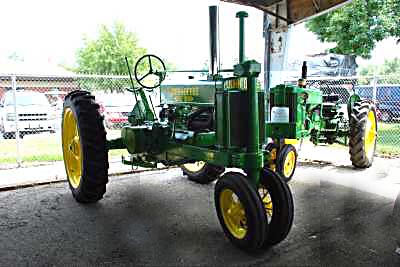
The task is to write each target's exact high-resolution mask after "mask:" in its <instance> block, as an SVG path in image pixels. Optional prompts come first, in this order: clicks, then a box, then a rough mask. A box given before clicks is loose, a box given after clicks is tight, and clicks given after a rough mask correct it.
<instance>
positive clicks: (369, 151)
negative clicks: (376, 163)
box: [364, 110, 376, 160]
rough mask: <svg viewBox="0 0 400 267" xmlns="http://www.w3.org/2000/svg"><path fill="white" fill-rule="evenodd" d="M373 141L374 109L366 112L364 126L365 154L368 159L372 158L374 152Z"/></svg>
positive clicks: (374, 133)
mask: <svg viewBox="0 0 400 267" xmlns="http://www.w3.org/2000/svg"><path fill="white" fill-rule="evenodd" d="M375 141H376V118H375V113H374V111H372V110H370V111H369V112H368V118H367V124H366V126H365V136H364V147H365V154H366V155H367V158H368V159H370V160H371V159H372V157H373V156H374V152H375V149H374V147H375Z"/></svg>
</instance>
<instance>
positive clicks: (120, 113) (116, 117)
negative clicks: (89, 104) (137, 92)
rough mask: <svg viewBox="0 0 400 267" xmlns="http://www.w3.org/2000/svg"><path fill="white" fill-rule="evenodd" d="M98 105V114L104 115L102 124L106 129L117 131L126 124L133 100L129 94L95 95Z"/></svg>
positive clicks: (133, 103)
mask: <svg viewBox="0 0 400 267" xmlns="http://www.w3.org/2000/svg"><path fill="white" fill-rule="evenodd" d="M96 101H98V103H99V104H100V112H101V113H102V114H103V115H104V123H105V126H106V127H107V128H108V129H119V128H122V127H123V126H124V125H126V124H127V123H128V115H129V113H130V112H131V111H132V109H133V106H134V105H135V98H134V96H133V95H131V94H129V95H127V94H121V93H114V94H104V95H96Z"/></svg>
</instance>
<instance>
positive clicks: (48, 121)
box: [0, 90, 56, 139]
mask: <svg viewBox="0 0 400 267" xmlns="http://www.w3.org/2000/svg"><path fill="white" fill-rule="evenodd" d="M16 99H17V101H16V102H17V105H16V107H17V114H18V130H19V133H20V134H19V135H20V137H21V138H22V137H23V136H24V135H26V134H34V133H40V132H51V133H53V132H54V131H55V128H54V125H55V122H56V121H55V118H56V116H55V115H56V114H55V112H54V108H53V107H52V106H51V105H50V103H49V101H48V99H47V98H46V96H45V95H44V94H43V93H38V92H32V91H25V90H17V91H16ZM15 117H16V116H15V112H14V98H13V92H12V91H7V92H6V93H5V94H4V96H3V98H2V99H1V100H0V133H1V134H3V137H4V138H5V139H9V138H15V136H16V134H15V133H16V129H17V128H16V121H15Z"/></svg>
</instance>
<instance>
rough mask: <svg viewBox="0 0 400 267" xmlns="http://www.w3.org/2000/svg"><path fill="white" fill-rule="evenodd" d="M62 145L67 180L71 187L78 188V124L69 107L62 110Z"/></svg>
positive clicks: (79, 176) (80, 174) (79, 152)
mask: <svg viewBox="0 0 400 267" xmlns="http://www.w3.org/2000/svg"><path fill="white" fill-rule="evenodd" d="M62 147H63V156H64V165H65V169H66V171H67V176H68V180H69V182H70V184H71V186H72V187H73V188H78V186H79V184H80V182H81V176H82V149H81V142H80V138H79V132H78V124H77V122H76V118H75V116H74V114H73V112H72V110H71V109H70V108H66V109H65V111H64V116H63V127H62Z"/></svg>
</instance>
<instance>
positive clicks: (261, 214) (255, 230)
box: [214, 172, 268, 251]
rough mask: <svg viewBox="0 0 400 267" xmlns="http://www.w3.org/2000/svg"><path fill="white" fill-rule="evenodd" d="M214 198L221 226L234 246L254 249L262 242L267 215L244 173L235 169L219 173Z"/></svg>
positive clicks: (266, 229)
mask: <svg viewBox="0 0 400 267" xmlns="http://www.w3.org/2000/svg"><path fill="white" fill-rule="evenodd" d="M214 201H215V208H216V211H217V215H218V219H219V222H220V224H221V226H222V229H223V231H224V233H225V235H226V236H227V237H228V238H229V239H230V241H231V242H232V243H233V244H234V245H235V246H237V247H239V248H241V249H244V250H248V251H254V250H258V249H260V248H261V247H262V246H263V245H264V242H265V238H266V235H267V234H268V223H267V217H266V216H265V210H264V207H263V203H262V201H261V199H260V196H259V195H258V193H257V191H256V190H255V189H254V188H253V187H252V186H251V185H250V183H249V181H248V180H247V179H246V176H244V175H243V174H241V173H236V172H228V173H225V174H224V175H222V177H221V178H220V179H219V180H218V181H217V183H216V185H215V192H214Z"/></svg>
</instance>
